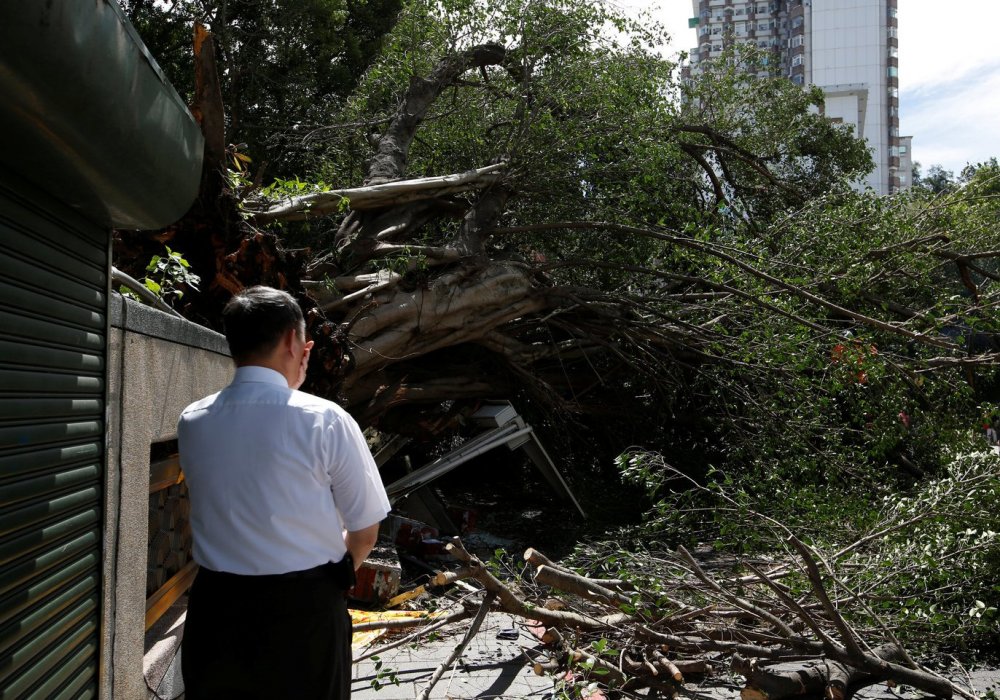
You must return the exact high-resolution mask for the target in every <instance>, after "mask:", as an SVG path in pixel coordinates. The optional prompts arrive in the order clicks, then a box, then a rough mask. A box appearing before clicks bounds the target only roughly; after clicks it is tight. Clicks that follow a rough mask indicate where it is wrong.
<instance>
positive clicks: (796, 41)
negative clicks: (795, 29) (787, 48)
mask: <svg viewBox="0 0 1000 700" xmlns="http://www.w3.org/2000/svg"><path fill="white" fill-rule="evenodd" d="M803 41H805V39H804V38H803V37H801V36H793V37H792V39H791V45H792V48H793V49H797V48H798V47H800V46H802V42H803Z"/></svg>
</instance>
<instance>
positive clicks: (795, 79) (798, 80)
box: [792, 75, 806, 85]
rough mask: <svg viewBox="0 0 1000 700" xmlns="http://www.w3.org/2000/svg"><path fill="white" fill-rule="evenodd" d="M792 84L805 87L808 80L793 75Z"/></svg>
mask: <svg viewBox="0 0 1000 700" xmlns="http://www.w3.org/2000/svg"><path fill="white" fill-rule="evenodd" d="M792 82H793V83H795V84H796V85H803V84H805V82H806V79H805V76H802V75H793V76H792Z"/></svg>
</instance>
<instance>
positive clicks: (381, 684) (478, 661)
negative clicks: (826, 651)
mask: <svg viewBox="0 0 1000 700" xmlns="http://www.w3.org/2000/svg"><path fill="white" fill-rule="evenodd" d="M185 609H186V600H185V599H181V600H180V601H178V603H177V604H176V605H175V606H174V607H173V608H171V610H170V611H169V612H168V613H167V614H165V615H164V616H163V618H161V620H160V621H159V622H158V623H157V625H156V626H154V627H153V628H152V629H151V630H150V632H149V634H148V635H147V643H146V648H147V649H148V650H149V651H148V652H147V654H146V658H145V660H144V661H145V662H144V664H143V666H144V669H143V670H144V674H145V676H146V683H147V686H148V687H149V688H150V689H151V691H150V695H149V697H150V698H163V699H164V700H180V699H182V698H183V697H184V695H183V691H184V686H183V682H182V680H181V677H180V654H179V652H178V645H179V643H180V640H181V638H182V637H183V634H184V612H185ZM514 630H516V632H517V636H516V637H515V638H506V637H508V636H512V634H513V631H514ZM462 632H463V629H461V628H457V629H456V630H455V631H453V632H452V633H450V634H444V635H443V636H441V637H438V638H437V639H435V640H434V641H432V642H428V643H423V644H421V645H419V646H403V647H399V648H397V649H393V650H390V651H389V652H386V653H384V654H383V655H382V656H381V658H380V661H381V664H380V665H379V664H378V663H377V662H376V661H374V660H372V659H369V660H366V661H362V662H360V663H358V664H355V666H354V676H353V682H352V686H351V687H352V697H354V698H356V699H358V700H413V699H414V698H416V697H417V695H418V694H419V693H420V691H421V690H423V688H424V687H425V686H426V685H427V681H428V680H429V679H430V677H431V675H432V674H433V673H434V670H435V669H436V668H437V667H438V665H439V664H440V663H441V662H442V661H443V660H445V659H447V658H448V656H449V655H450V654H451V652H452V650H453V649H454V647H455V645H456V644H457V643H458V642H459V641H460V640H461V638H462ZM376 644H378V642H376ZM535 648H537V642H536V640H535V638H534V637H532V636H531V635H530V634H528V633H527V632H526V631H524V630H522V629H520V628H519V627H518V626H516V625H515V624H514V619H513V618H511V617H510V616H508V615H503V614H491V615H489V616H487V618H486V620H485V621H484V623H483V626H482V628H481V629H480V631H479V634H477V635H476V637H475V638H474V639H473V640H472V641H471V642H470V644H469V646H468V648H467V649H466V650H465V653H464V654H463V656H462V659H461V660H460V661H459V663H458V664H456V665H455V666H454V667H453V668H452V669H451V670H449V671H448V672H447V673H445V675H444V677H443V678H442V679H441V680H440V681H438V683H437V685H435V687H434V690H433V692H432V693H431V696H430V697H431V698H434V699H436V700H440V699H442V698H450V699H453V700H467V699H471V698H484V699H485V698H504V699H506V700H517V699H519V698H537V699H538V700H542V699H546V700H555V698H556V697H558V695H557V694H556V693H554V687H553V681H552V679H551V678H548V677H539V676H536V675H535V674H534V672H533V671H532V669H531V663H530V661H529V657H530V656H531V654H532V650H534V649H535ZM359 653H360V652H359V651H356V652H355V654H356V655H358V654H359ZM971 677H972V682H973V685H974V686H975V687H976V689H977V690H978V691H979V693H980V694H981V695H982V694H984V693H986V692H987V691H990V690H992V691H993V692H994V693H995V694H996V695H994V697H996V696H997V695H1000V671H998V670H996V669H987V670H978V671H973V672H972V673H971ZM376 686H377V688H376ZM686 687H687V689H688V691H690V694H691V697H693V698H696V699H697V698H703V699H704V700H737V699H738V698H739V689H740V687H742V678H741V677H727V676H721V677H716V678H712V679H710V680H709V681H706V682H705V684H704V685H703V686H701V687H699V686H698V685H697V684H695V683H688V684H687V686H686ZM855 697H856V698H859V699H861V700H909V699H911V698H918V697H920V694H919V693H913V692H907V691H905V690H900V689H895V690H891V691H890V690H889V689H887V688H886V687H885V686H884V685H877V686H870V687H868V688H866V689H864V690H862V691H860V692H859V693H858V694H857V695H856V696H855ZM276 700H279V699H276ZM288 700H292V699H288Z"/></svg>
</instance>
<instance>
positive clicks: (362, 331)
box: [119, 2, 995, 469]
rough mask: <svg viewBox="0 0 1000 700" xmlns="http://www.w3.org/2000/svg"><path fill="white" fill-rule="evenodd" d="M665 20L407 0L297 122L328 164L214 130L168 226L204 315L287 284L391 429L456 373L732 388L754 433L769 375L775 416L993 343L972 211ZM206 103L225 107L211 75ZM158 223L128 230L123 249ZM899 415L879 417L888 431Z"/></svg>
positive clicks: (344, 372) (721, 397)
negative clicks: (321, 115)
mask: <svg viewBox="0 0 1000 700" xmlns="http://www.w3.org/2000/svg"><path fill="white" fill-rule="evenodd" d="M521 9H523V12H522V11H520V10H521ZM609 28H613V29H614V30H617V31H621V32H624V34H623V36H625V37H626V38H624V39H611V38H608V37H609V36H616V34H615V31H611V30H609ZM661 40H662V37H660V36H659V35H658V34H657V33H656V30H655V28H653V29H648V28H644V27H641V26H638V25H635V24H631V23H629V22H627V21H626V20H624V19H622V18H621V17H619V16H617V15H616V14H614V13H613V12H610V11H608V10H606V9H604V8H603V7H602V6H600V5H597V4H592V3H587V2H565V3H541V2H540V3H529V4H527V5H526V6H525V7H524V8H521V7H520V5H518V6H517V7H514V6H513V5H511V6H509V7H508V6H506V5H490V6H484V5H481V4H478V3H444V4H440V5H438V4H426V5H425V4H422V3H419V2H417V3H411V4H410V5H408V6H407V8H406V9H405V10H404V12H403V13H402V15H401V16H400V19H399V22H398V23H397V25H396V27H395V30H394V31H393V32H392V33H391V34H390V35H389V36H388V38H387V46H386V48H385V50H384V52H383V55H382V57H381V58H380V59H379V60H377V61H376V62H375V63H374V64H373V65H372V67H371V68H370V69H369V70H368V72H367V73H366V75H365V77H364V79H363V80H362V81H361V84H360V85H359V87H358V89H357V91H356V94H355V95H354V96H353V97H352V98H351V99H350V100H348V101H347V102H346V104H345V105H344V107H343V109H342V110H341V112H340V113H339V116H340V122H339V123H334V124H329V125H324V126H322V127H317V128H315V129H312V130H310V131H309V133H308V134H306V135H305V136H304V137H303V141H304V143H306V144H308V145H310V148H311V149H312V151H311V153H312V160H311V161H310V162H311V163H314V164H317V163H318V164H319V165H314V167H313V170H312V177H311V184H304V183H302V182H300V181H298V180H292V181H289V180H281V181H279V182H277V183H275V184H274V185H272V186H269V187H267V188H261V187H259V186H258V185H256V184H254V183H255V180H256V179H257V178H256V173H254V172H253V168H254V167H255V166H254V165H253V164H252V163H251V164H248V162H247V160H248V159H247V158H246V157H245V156H244V154H241V153H238V152H235V151H234V150H233V148H230V149H229V151H228V153H227V152H226V151H225V147H224V145H223V144H224V143H225V140H224V138H223V135H222V133H221V132H220V131H219V127H216V128H215V131H214V133H210V134H209V139H208V140H209V143H210V144H214V146H212V147H211V149H210V152H211V153H212V154H213V155H212V157H211V158H210V159H209V164H210V168H215V169H216V170H215V171H211V172H210V173H209V177H207V178H206V181H207V182H208V183H209V184H210V186H206V188H205V191H204V193H203V197H202V200H201V202H200V204H199V205H197V206H196V207H195V208H194V209H193V210H192V213H191V214H190V215H189V216H188V217H187V219H186V220H185V221H182V222H181V223H179V224H178V225H176V226H174V227H172V228H171V229H170V230H168V231H166V232H163V233H162V234H161V235H160V236H159V237H158V238H157V240H158V241H167V242H169V243H170V244H171V245H172V247H173V248H174V249H179V250H181V251H182V252H183V253H184V254H185V255H186V256H187V257H188V259H190V260H191V261H192V263H193V264H194V265H195V267H196V268H197V269H198V271H199V272H200V274H201V275H202V277H203V278H204V280H205V281H204V284H203V286H204V287H206V289H205V291H204V292H203V293H202V294H200V295H194V294H192V295H189V296H188V297H187V300H188V301H187V305H186V307H185V311H186V312H187V313H188V314H189V315H191V316H192V317H194V318H197V319H199V320H202V321H203V322H206V323H208V324H209V325H215V324H216V323H217V314H218V310H219V308H220V306H221V304H222V303H223V302H224V301H225V299H226V298H227V297H228V295H229V294H231V293H233V292H234V291H235V290H237V289H239V288H240V287H241V286H243V285H246V284H249V283H255V282H260V283H270V284H275V285H277V286H282V287H287V288H289V289H291V290H292V291H293V292H295V293H296V294H297V295H299V296H300V298H302V299H303V303H304V304H305V305H306V306H307V307H308V308H309V309H310V330H311V332H312V334H313V336H314V337H315V338H316V339H317V341H318V349H317V353H316V361H315V362H314V366H313V367H312V369H311V374H310V381H311V388H312V389H313V390H314V391H317V392H319V393H322V394H325V395H329V396H337V397H339V398H340V399H341V400H342V401H344V402H345V403H346V405H347V406H348V407H349V408H350V410H351V411H352V412H353V413H354V414H355V415H356V416H357V417H358V418H359V419H360V420H361V421H362V422H363V423H365V424H375V423H377V424H379V425H380V426H382V427H385V428H387V429H389V430H397V431H407V430H410V431H414V432H420V431H427V430H429V429H430V430H433V427H432V426H440V425H442V424H447V421H446V420H444V419H443V418H441V416H437V415H435V417H433V418H432V419H427V420H421V416H422V414H423V413H424V412H425V411H426V409H428V408H429V407H430V412H431V413H432V414H436V412H437V411H438V409H437V408H436V407H438V406H440V405H441V403H442V402H444V401H451V400H461V399H466V398H470V399H471V398H481V397H486V396H489V397H500V396H511V395H521V396H525V397H529V398H530V399H532V403H533V404H534V405H536V406H546V407H549V408H550V409H551V413H552V414H553V415H561V416H564V417H565V416H586V415H593V414H595V413H596V414H603V416H604V417H605V418H607V417H608V416H613V417H620V418H622V419H623V420H624V421H625V422H628V421H633V420H634V418H635V416H637V415H642V414H645V415H648V416H650V418H651V423H655V424H663V422H664V418H666V419H668V421H669V422H670V424H671V425H672V426H673V427H671V428H670V430H671V431H674V432H675V433H677V434H675V435H673V436H672V437H671V438H670V439H667V440H664V442H671V440H673V441H674V442H676V441H683V440H685V439H689V440H694V439H695V438H692V437H691V436H698V435H703V434H704V433H705V432H706V431H707V430H710V425H711V423H712V422H713V421H715V420H717V419H718V416H720V415H725V416H728V417H731V418H732V419H733V420H736V421H745V422H746V423H745V426H744V428H741V430H739V431H738V432H739V434H746V435H749V434H752V433H753V432H754V430H756V428H757V427H760V426H759V425H758V424H760V423H762V422H767V421H766V420H764V419H763V418H761V416H762V415H764V414H765V412H760V411H756V410H754V409H755V405H756V404H758V403H760V402H763V403H765V404H767V405H768V412H770V413H771V414H772V415H773V416H776V417H777V420H772V421H770V425H771V427H772V428H774V429H776V430H777V432H778V435H777V436H776V439H780V433H781V431H782V430H783V429H784V428H785V427H787V423H786V421H785V418H784V417H782V416H780V415H779V414H781V412H782V410H783V407H784V406H786V405H792V404H794V403H795V401H793V400H791V399H790V398H788V397H785V398H782V397H781V396H779V393H781V392H791V393H793V394H794V393H796V392H797V393H798V394H799V396H797V397H795V398H799V397H804V396H807V395H813V396H816V398H817V400H818V401H819V402H820V405H819V406H817V407H816V409H815V410H816V411H818V412H821V413H822V412H824V411H825V413H826V414H827V415H833V414H836V413H837V412H839V411H842V410H844V406H845V404H850V403H851V402H852V401H854V402H858V401H861V402H864V401H867V402H869V403H871V402H872V401H873V399H872V396H874V395H887V394H893V395H900V396H902V395H904V394H907V395H908V392H909V394H914V395H919V394H921V393H926V394H927V395H928V396H930V397H931V398H929V399H925V398H919V397H918V398H917V399H916V400H915V401H916V403H917V404H920V403H921V402H923V401H925V400H929V401H931V402H934V401H937V398H936V397H934V396H933V392H928V390H926V389H921V388H920V387H921V385H922V377H921V376H919V373H920V372H923V371H925V370H928V369H935V368H951V367H955V366H958V367H962V366H967V365H973V364H977V363H982V362H983V361H984V358H983V357H982V356H981V353H977V352H972V353H970V352H968V349H969V348H970V344H969V342H968V341H970V339H971V338H972V335H973V333H980V334H981V333H983V332H984V331H989V330H990V323H991V321H990V319H989V318H988V316H987V315H986V314H983V313H981V309H982V308H983V305H984V303H988V299H989V290H988V287H983V288H982V289H980V286H979V285H981V284H982V283H984V282H985V283H986V284H987V285H988V284H990V283H992V281H993V280H994V279H995V274H994V273H993V272H991V271H990V270H991V268H990V265H991V262H992V254H991V253H989V252H986V253H976V252H973V251H972V250H970V249H969V247H968V246H969V245H970V243H971V244H972V245H976V244H978V243H980V240H977V236H978V237H979V238H980V239H981V237H982V231H974V232H973V234H975V235H972V236H971V237H970V235H966V233H967V232H965V231H959V230H956V229H957V228H961V227H960V226H958V227H956V226H955V225H954V223H955V222H953V221H947V220H944V221H942V219H947V218H948V216H950V215H949V214H947V213H943V212H941V211H940V209H941V208H943V207H941V208H938V209H935V207H934V205H931V206H924V205H918V204H914V205H913V206H912V207H911V208H910V209H909V210H906V209H905V208H904V207H903V206H900V207H896V208H890V207H889V206H887V205H885V204H882V203H880V202H878V201H876V200H873V199H871V198H868V197H864V196H860V195H855V194H853V193H851V192H850V191H849V190H847V189H845V188H843V187H841V185H840V183H841V182H843V181H844V180H845V179H849V178H853V177H856V176H858V175H860V174H862V173H863V172H865V171H866V169H867V168H869V167H871V166H870V162H869V160H868V156H867V154H866V152H865V150H864V147H863V144H861V143H860V142H859V141H857V140H856V139H854V138H853V135H852V134H850V133H849V131H847V130H846V129H844V128H843V127H841V126H838V125H835V124H833V123H831V122H830V121H828V120H826V119H824V118H823V117H822V116H821V115H820V114H817V113H816V110H815V109H814V107H815V105H817V104H820V103H821V96H820V95H818V94H815V93H812V92H808V91H802V90H800V89H799V88H797V87H795V86H793V85H791V84H789V83H787V82H786V81H781V80H770V79H758V78H756V77H753V76H750V77H747V75H746V71H745V68H746V64H747V63H752V62H753V61H754V60H756V59H755V57H754V56H752V55H734V56H731V57H729V60H728V61H725V62H721V63H720V65H719V66H717V70H715V71H706V72H704V73H703V74H702V75H701V76H700V77H698V78H696V79H694V80H691V81H681V80H680V79H679V78H678V76H677V73H676V66H675V65H674V64H672V63H671V62H669V61H666V60H664V59H662V58H660V57H658V56H657V55H655V54H653V53H651V52H650V50H649V49H648V48H647V47H648V46H652V45H656V44H658V43H660V42H661ZM203 73H204V79H203V80H202V81H201V83H200V84H205V83H211V77H212V71H211V68H208V69H203ZM204 94H211V91H204ZM201 104H202V105H203V106H202V107H201V109H200V112H201V113H202V114H203V115H204V116H206V118H207V119H208V121H207V122H206V123H208V122H212V121H213V120H212V119H211V115H212V113H213V111H214V112H215V114H216V116H215V119H214V123H216V124H218V125H221V124H222V120H221V118H220V115H221V111H220V110H221V105H220V104H219V103H218V99H216V100H214V101H213V100H207V102H202V103H201ZM227 163H228V164H229V166H230V171H229V175H228V178H229V179H228V180H227V181H226V182H225V183H222V182H221V180H219V179H213V177H212V176H214V175H216V174H218V170H219V169H221V168H224V167H225V165H226V164H227ZM984 180H985V178H984ZM332 182H335V183H343V185H341V186H338V187H332V186H330V185H328V184H326V183H332ZM211 183H215V184H214V186H211ZM220 194H224V195H225V196H224V197H221V198H220V196H219V195H220ZM970 206H975V204H972V205H970ZM900 212H902V213H900ZM937 214H941V216H938V215H937ZM148 240H149V239H148V238H147V239H138V238H134V237H129V236H128V235H126V234H122V241H121V243H122V244H121V245H120V246H119V250H120V260H121V261H122V264H127V262H128V260H129V259H130V258H131V260H133V262H134V263H137V264H139V265H141V264H143V263H145V261H146V260H148V254H149V253H150V250H149V249H148V248H149V246H148V244H144V243H143V241H148ZM137 247H138V248H139V249H138V250H137ZM973 324H978V326H977V327H976V328H974V329H973V330H972V331H971V332H964V331H963V330H962V329H965V328H969V327H971V326H972V325H973ZM943 326H944V327H949V328H951V329H952V330H953V331H954V332H952V333H951V335H950V336H948V335H942V334H941V332H940V329H941V327H943ZM955 329H958V330H955ZM837 334H848V335H850V337H851V339H850V340H849V341H847V342H840V338H839V336H838V337H834V335H837ZM960 335H961V336H963V337H961V338H959V337H958V336H960ZM838 346H840V350H839V351H838V350H836V348H837V347H838ZM875 348H877V352H878V356H877V358H876V357H875V353H873V352H870V350H873V349H875ZM838 353H839V354H838ZM987 359H989V358H987ZM860 364H864V365H865V366H864V368H863V369H858V368H857V367H855V365H860ZM793 374H794V375H796V376H797V377H798V378H803V377H805V378H806V381H805V384H802V383H801V382H800V385H799V388H795V386H791V388H787V387H786V385H794V382H789V378H790V376H791V375H793ZM826 377H834V378H835V379H836V381H835V382H826V383H825V384H824V383H823V382H820V384H821V385H820V386H817V382H816V381H815V380H816V379H817V378H821V379H822V378H826ZM749 387H753V388H752V389H751V388H749ZM859 389H860V390H863V391H859ZM949 391H950V390H949ZM817 392H818V393H817ZM855 395H857V396H855ZM947 395H948V396H953V392H952V393H947ZM899 400H900V401H901V402H902V403H906V404H907V405H908V407H909V410H910V411H911V412H913V411H919V410H920V406H919V405H910V404H913V403H914V400H913V399H910V398H906V397H904V398H901V399H899ZM838 402H839V403H838ZM814 403H815V402H814ZM875 403H880V400H876V401H875ZM449 405H451V404H449ZM664 406H666V407H667V408H666V409H664V408H663V407H664ZM824 406H825V408H824ZM901 407H902V406H901ZM887 415H888V414H887V413H886V412H885V411H881V410H872V411H871V412H870V413H869V416H868V418H867V419H866V420H867V421H868V423H878V424H879V426H878V430H879V431H881V433H880V437H879V438H878V439H879V440H881V441H882V442H884V443H886V444H885V445H883V447H882V449H883V451H884V452H886V453H892V451H893V449H895V448H894V447H893V445H891V444H889V443H891V442H892V439H891V437H892V436H891V435H889V436H888V437H886V434H887V433H891V432H892V430H893V429H894V428H893V425H892V423H891V422H887V418H886V416H887ZM894 416H895V411H893V412H892V417H893V420H894ZM803 420H805V421H806V422H807V423H810V425H811V424H812V423H815V427H821V426H820V425H819V424H821V423H823V422H824V421H823V419H822V416H821V415H817V414H815V413H814V414H813V415H808V416H805V417H804V418H803ZM699 421H703V422H699ZM636 425H640V426H641V428H640V429H641V430H645V429H646V428H647V426H646V425H644V424H642V421H641V420H640V421H639V422H638V423H636ZM804 429H805V430H806V431H807V432H808V429H810V428H809V425H806V426H805V427H804ZM637 430H639V429H637ZM851 430H852V431H853V433H854V434H855V437H857V434H859V433H862V432H864V431H863V421H862V424H859V425H854V426H851ZM677 431H680V432H677ZM626 439H627V440H628V439H631V440H635V439H637V436H635V435H630V436H628V438H626ZM861 441H862V442H863V440H861ZM897 442H898V440H897ZM738 443H739V441H738V440H736V441H734V442H733V443H732V445H731V447H732V449H738V447H739V444H738ZM626 444H627V443H626ZM620 447H621V445H618V446H617V447H616V448H615V449H620ZM810 449H812V448H810ZM816 452H817V453H818V454H823V453H824V452H825V448H824V447H823V446H818V447H816ZM918 469H919V467H918Z"/></svg>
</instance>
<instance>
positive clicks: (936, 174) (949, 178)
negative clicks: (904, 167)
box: [913, 162, 958, 194]
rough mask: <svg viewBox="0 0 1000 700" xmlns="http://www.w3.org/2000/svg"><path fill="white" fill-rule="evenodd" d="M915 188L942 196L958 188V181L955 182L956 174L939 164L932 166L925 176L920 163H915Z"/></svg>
mask: <svg viewBox="0 0 1000 700" xmlns="http://www.w3.org/2000/svg"><path fill="white" fill-rule="evenodd" d="M913 186H914V187H919V188H921V189H925V190H927V191H929V192H932V193H934V194H942V193H945V192H951V191H953V190H954V189H955V188H956V187H957V186H958V181H956V180H955V173H954V172H953V171H951V170H945V169H944V167H943V166H941V165H937V164H935V165H932V166H931V167H930V168H929V169H928V170H927V174H926V175H923V174H922V173H921V166H920V163H919V162H914V163H913Z"/></svg>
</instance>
